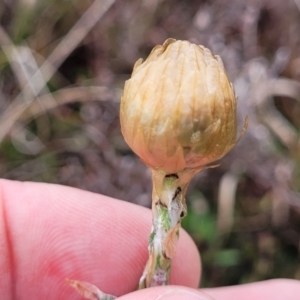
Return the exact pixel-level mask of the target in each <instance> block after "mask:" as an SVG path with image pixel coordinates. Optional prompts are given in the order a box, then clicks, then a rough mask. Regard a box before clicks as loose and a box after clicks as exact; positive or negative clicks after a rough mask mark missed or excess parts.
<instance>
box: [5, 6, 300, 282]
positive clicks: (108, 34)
mask: <svg viewBox="0 0 300 300" xmlns="http://www.w3.org/2000/svg"><path fill="white" fill-rule="evenodd" d="M0 24H1V26H0V176H1V177H2V178H8V179H14V180H22V181H24V180H26V181H41V182H50V183H59V184H63V185H68V186H74V187H77V188H80V189H84V190H89V191H93V192H96V193H101V194H104V195H108V196H111V197H116V198H119V199H122V200H125V201H130V202H134V203H136V204H139V205H143V206H146V207H150V205H151V203H150V202H151V179H150V174H149V171H148V170H147V169H146V167H145V166H144V165H143V163H141V162H140V160H139V159H138V158H137V157H136V156H135V155H134V154H133V153H132V151H131V150H130V149H129V148H128V146H127V145H126V143H125V142H124V140H123V137H122V135H121V132H120V123H119V106H120V97H121V94H122V88H123V85H124V81H125V80H126V79H128V78H129V76H130V74H131V71H132V67H133V64H134V62H135V61H136V60H137V59H138V58H140V57H142V58H146V57H147V55H148V54H149V52H150V51H151V49H152V48H153V47H154V46H155V45H156V44H161V43H163V42H164V40H165V39H167V38H168V37H173V38H175V39H185V40H189V41H191V42H194V43H197V44H202V45H204V46H206V47H209V48H210V49H211V50H212V52H213V53H215V54H219V55H220V56H221V57H222V59H223V61H224V64H225V66H226V68H227V71H228V74H229V77H230V79H231V81H232V82H233V84H234V86H235V88H236V94H237V96H238V112H239V120H240V124H241V126H240V128H242V126H243V121H244V118H245V116H246V115H248V116H249V128H248V130H247V132H246V133H245V135H244V136H243V138H242V139H241V140H240V142H239V143H238V145H237V146H236V147H235V148H234V150H233V151H231V152H230V153H229V154H228V155H227V156H226V157H225V158H223V159H222V160H221V165H220V166H219V167H218V168H215V169H209V170H205V171H203V172H202V173H201V174H199V175H197V176H196V177H195V178H194V180H193V182H192V183H191V185H190V188H189V191H188V194H187V202H188V208H189V213H188V216H187V217H186V218H185V219H184V222H183V226H184V228H186V230H187V231H188V232H189V233H190V234H191V235H192V237H193V238H194V240H195V242H196V244H197V245H198V248H199V250H200V252H201V255H202V259H203V269H204V271H203V279H202V283H201V285H202V286H205V287H212V286H220V285H232V284H240V283H245V282H252V281H257V280H264V279H269V278H278V277H285V278H295V279H300V265H299V263H298V262H299V251H300V239H299V238H300V196H299V188H300V181H299V179H300V178H299V176H300V173H299V164H300V151H299V150H300V144H299V128H300V105H299V103H298V102H299V100H300V82H299V81H300V0H286V1H281V0H257V1H255V0H253V1H252V0H248V1H239V0H231V1H225V0H215V1H212V0H211V1H209V0H198V1H197V0H189V1H179V0H173V1H166V0H143V1H142V0H123V1H120V0H115V1H113V0H94V1H93V0H85V1H80V0H1V4H0ZM82 201H84V199H82ZM149 232H150V228H149Z"/></svg>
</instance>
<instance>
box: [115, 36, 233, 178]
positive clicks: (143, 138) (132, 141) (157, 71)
mask: <svg viewBox="0 0 300 300" xmlns="http://www.w3.org/2000/svg"><path fill="white" fill-rule="evenodd" d="M120 118H121V127H122V133H123V135H124V138H125V140H126V142H127V143H128V145H129V146H130V147H131V148H132V150H133V151H134V152H135V153H136V154H137V155H138V156H139V157H140V158H141V159H142V160H143V161H144V162H145V163H146V164H147V165H148V166H149V167H151V168H155V169H157V168H158V169H162V170H163V171H164V172H166V173H178V172H181V171H183V170H185V169H201V168H204V167H205V165H207V164H209V163H211V162H213V161H215V160H217V159H220V158H221V157H222V156H224V155H225V154H226V153H227V152H228V151H229V150H230V149H231V148H232V147H233V146H234V145H235V144H236V134H237V118H236V97H235V93H234V89H233V86H232V84H231V83H230V81H229V80H228V77H227V75H226V72H225V70H224V66H223V63H222V60H221V58H220V57H219V56H214V55H213V54H212V53H211V52H210V50H208V49H207V48H205V47H203V46H198V45H195V44H192V43H190V42H188V41H176V40H174V39H168V40H167V41H166V42H165V43H164V44H163V45H158V46H156V47H154V49H153V50H152V52H151V53H150V55H149V57H148V58H147V59H146V61H145V62H142V59H139V60H138V61H137V62H136V64H135V66H134V69H133V73H132V76H131V78H130V79H129V80H127V81H126V84H125V88H124V94H123V97H122V101H121V111H120Z"/></svg>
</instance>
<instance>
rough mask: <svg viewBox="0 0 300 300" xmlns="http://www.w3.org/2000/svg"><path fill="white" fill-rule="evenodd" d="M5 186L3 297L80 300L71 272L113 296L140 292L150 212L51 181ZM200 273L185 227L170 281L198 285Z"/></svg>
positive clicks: (0, 258) (0, 252) (0, 253)
mask: <svg viewBox="0 0 300 300" xmlns="http://www.w3.org/2000/svg"><path fill="white" fill-rule="evenodd" d="M0 189H1V204H2V205H1V206H0V207H1V208H0V210H1V211H0V213H1V214H2V216H3V218H2V224H1V225H0V236H1V243H2V245H1V247H0V269H1V270H2V271H3V272H2V274H5V276H4V277H3V280H1V283H0V294H1V295H7V297H4V299H22V300H23V299H24V300H26V299H43V298H45V299H48V300H51V299H55V300H59V299H64V300H66V299H80V297H79V296H77V294H76V292H73V291H72V289H70V288H69V287H68V286H67V284H66V283H65V281H64V279H65V278H66V277H68V278H71V279H77V280H83V281H88V282H91V283H93V284H95V285H96V286H98V287H99V288H100V289H102V290H103V291H104V292H106V293H109V294H115V295H122V294H125V293H128V292H130V291H133V290H135V289H136V287H137V283H138V280H139V277H140V275H141V273H142V270H143V268H144V265H145V263H146V261H147V257H148V253H147V244H148V235H149V232H150V227H151V211H150V210H149V209H145V208H142V207H139V206H136V205H133V204H130V203H127V202H124V201H119V200H115V199H112V198H109V197H105V196H101V195H97V194H94V193H90V192H86V191H82V190H78V189H74V188H70V187H64V186H59V185H52V184H41V183H21V182H12V181H6V180H3V181H1V184H0ZM199 277H200V260H199V255H198V252H197V249H196V247H195V245H194V243H193V242H192V240H191V238H190V237H189V236H188V235H187V234H186V233H185V232H184V231H182V232H181V237H180V239H179V243H178V247H177V253H176V256H175V257H174V261H173V267H172V271H171V278H170V283H172V284H181V285H185V286H190V287H197V285H198V282H199ZM8 287H9V288H8ZM76 297H77V298H76Z"/></svg>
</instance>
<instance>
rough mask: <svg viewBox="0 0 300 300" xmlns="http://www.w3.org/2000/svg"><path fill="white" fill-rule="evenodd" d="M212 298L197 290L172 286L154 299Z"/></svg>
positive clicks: (203, 299) (204, 299)
mask: <svg viewBox="0 0 300 300" xmlns="http://www.w3.org/2000/svg"><path fill="white" fill-rule="evenodd" d="M171 299H172V300H214V299H213V298H212V297H210V296H209V295H207V294H205V293H203V292H201V291H197V290H187V289H182V288H172V289H170V290H167V291H165V292H164V293H163V294H161V295H160V296H158V297H157V298H156V299H155V300H171Z"/></svg>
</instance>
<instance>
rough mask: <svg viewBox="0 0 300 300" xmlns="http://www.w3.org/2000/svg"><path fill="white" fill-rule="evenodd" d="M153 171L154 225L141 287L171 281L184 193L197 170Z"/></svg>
mask: <svg viewBox="0 0 300 300" xmlns="http://www.w3.org/2000/svg"><path fill="white" fill-rule="evenodd" d="M151 171H152V181H153V192H152V212H153V225H152V231H151V234H150V238H149V259H148V262H147V265H146V267H145V270H144V272H143V275H142V277H141V279H140V283H139V289H142V288H148V287H153V286H161V285H167V284H168V280H169V274H170V269H171V262H172V258H173V256H174V253H175V246H176V242H177V240H178V237H179V229H180V225H181V220H182V218H183V217H184V216H185V215H186V203H185V198H184V196H185V192H186V190H187V187H188V184H189V182H190V180H191V178H192V177H193V175H194V174H195V172H194V171H186V170H185V171H183V172H180V173H177V174H166V173H165V172H163V171H160V170H153V169H152V170H151Z"/></svg>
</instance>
